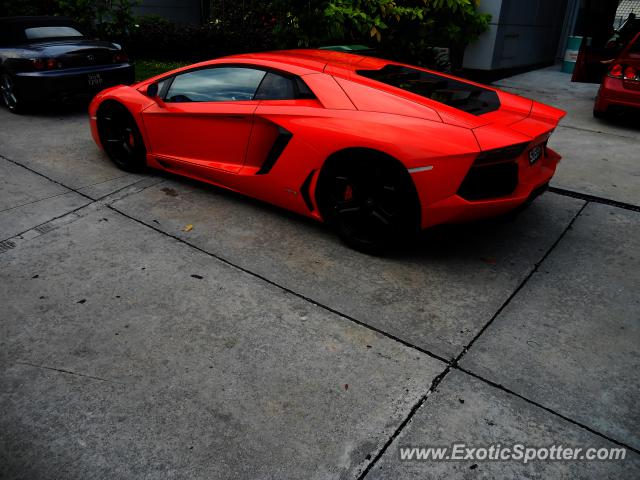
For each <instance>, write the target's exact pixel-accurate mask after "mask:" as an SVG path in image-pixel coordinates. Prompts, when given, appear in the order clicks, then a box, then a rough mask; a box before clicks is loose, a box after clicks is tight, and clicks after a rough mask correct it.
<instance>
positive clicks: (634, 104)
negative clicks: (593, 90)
mask: <svg viewBox="0 0 640 480" xmlns="http://www.w3.org/2000/svg"><path fill="white" fill-rule="evenodd" d="M636 83H637V82H636ZM612 106H619V107H626V108H640V86H638V89H637V90H635V89H631V88H627V87H625V84H624V82H623V81H622V80H621V79H619V78H611V77H608V76H606V77H604V80H603V81H602V84H601V85H600V90H598V96H597V97H596V103H595V105H594V107H593V109H594V110H595V111H597V112H601V113H604V112H606V111H607V110H608V109H609V107H612Z"/></svg>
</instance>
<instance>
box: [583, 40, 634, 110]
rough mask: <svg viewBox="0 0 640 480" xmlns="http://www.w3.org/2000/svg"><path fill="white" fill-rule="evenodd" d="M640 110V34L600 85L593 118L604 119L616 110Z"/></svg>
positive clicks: (612, 65)
mask: <svg viewBox="0 0 640 480" xmlns="http://www.w3.org/2000/svg"><path fill="white" fill-rule="evenodd" d="M628 108H633V109H635V108H637V109H640V33H638V34H637V35H636V36H635V37H634V39H633V40H631V42H630V43H629V45H627V47H626V48H625V49H624V50H623V51H622V53H620V55H618V57H617V58H616V59H615V60H614V61H613V62H612V63H611V66H610V67H609V71H608V72H607V74H606V75H605V76H604V78H603V80H602V83H601V84H600V90H599V91H598V96H597V97H596V103H595V105H594V107H593V116H594V117H596V118H604V117H606V116H607V115H608V114H609V113H611V112H612V111H614V110H616V109H617V110H620V109H628Z"/></svg>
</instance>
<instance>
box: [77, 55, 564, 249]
mask: <svg viewBox="0 0 640 480" xmlns="http://www.w3.org/2000/svg"><path fill="white" fill-rule="evenodd" d="M563 115H564V112H562V111H561V110H558V109H556V108H553V107H549V106H546V105H543V104H540V103H537V102H534V101H531V100H528V99H525V98H522V97H518V96H515V95H511V94H508V93H505V92H501V91H499V90H496V89H494V88H491V87H486V86H483V85H479V84H476V83H472V82H469V81H466V80H462V79H459V78H455V77H452V76H449V75H444V74H441V73H437V72H434V71H430V70H425V69H423V68H419V67H413V66H410V65H403V64H399V63H395V62H391V61H387V60H381V59H377V58H371V57H363V56H358V55H353V54H348V53H341V52H332V51H326V50H292V51H280V52H269V53H257V54H245V55H235V56H232V57H226V58H220V59H216V60H212V61H208V62H203V63H198V64H195V65H191V66H188V67H184V68H181V69H178V70H174V71H171V72H168V73H166V74H163V75H160V76H157V77H154V78H151V79H149V80H145V81H143V82H140V83H138V84H134V85H131V86H119V87H114V88H111V89H108V90H105V91H103V92H101V93H100V94H98V95H97V96H96V97H95V99H94V100H93V102H92V103H91V106H90V118H91V131H92V134H93V137H94V139H95V141H96V142H97V143H98V145H100V146H102V147H103V148H104V150H105V151H106V153H107V155H108V156H109V157H110V158H111V160H113V161H114V162H115V163H116V164H117V165H118V166H119V167H121V168H123V169H125V170H139V169H141V168H143V167H145V166H150V167H153V168H158V169H161V170H166V171H169V172H173V173H177V174H180V175H185V176H188V177H191V178H195V179H198V180H202V181H205V182H209V183H212V184H215V185H218V186H221V187H224V188H228V189H230V190H234V191H237V192H241V193H243V194H246V195H250V196H252V197H255V198H258V199H261V200H264V201H267V202H270V203H273V204H276V205H279V206H281V207H284V208H287V209H290V210H293V211H295V212H298V213H300V214H302V215H306V216H309V217H313V218H315V219H317V220H323V221H325V222H327V223H329V224H331V225H332V226H334V227H335V229H336V230H337V232H338V233H339V234H340V236H341V237H342V238H343V239H344V240H345V241H346V242H347V243H348V244H350V245H351V246H353V247H355V248H358V249H360V250H364V251H368V252H376V251H380V250H381V249H383V248H384V247H386V246H387V245H389V244H390V243H391V242H393V241H395V240H397V239H399V238H402V237H403V235H406V234H407V233H410V232H413V231H416V230H418V229H420V228H426V227H429V226H432V225H436V224H441V223H450V222H460V221H464V220H469V219H475V218H481V217H487V216H494V215H500V214H503V213H506V212H509V211H511V210H514V209H516V208H518V207H520V206H522V205H523V204H525V203H527V202H528V201H530V200H532V199H533V198H534V197H535V196H536V195H538V194H539V193H540V192H542V191H543V190H544V188H545V187H546V185H547V184H548V182H549V180H550V179H551V177H552V176H553V174H554V172H555V169H556V165H557V164H558V161H559V160H560V157H559V155H558V154H556V153H555V152H554V151H553V150H551V149H550V148H548V147H547V141H548V139H549V136H550V135H551V133H552V132H553V130H554V128H555V127H556V125H557V123H558V121H559V120H560V119H561V118H562V116H563Z"/></svg>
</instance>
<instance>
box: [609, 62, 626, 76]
mask: <svg viewBox="0 0 640 480" xmlns="http://www.w3.org/2000/svg"><path fill="white" fill-rule="evenodd" d="M623 73H624V68H623V67H622V65H620V64H619V63H616V64H615V65H612V66H611V68H610V69H609V76H610V77H613V78H622V75H623Z"/></svg>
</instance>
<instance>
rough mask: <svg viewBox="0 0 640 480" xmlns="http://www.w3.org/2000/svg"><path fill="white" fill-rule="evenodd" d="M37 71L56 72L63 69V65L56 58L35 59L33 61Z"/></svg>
mask: <svg viewBox="0 0 640 480" xmlns="http://www.w3.org/2000/svg"><path fill="white" fill-rule="evenodd" d="M31 64H32V65H33V68H35V69H36V70H55V69H57V68H62V64H61V63H60V62H59V61H58V60H57V59H55V58H34V59H32V60H31Z"/></svg>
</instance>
